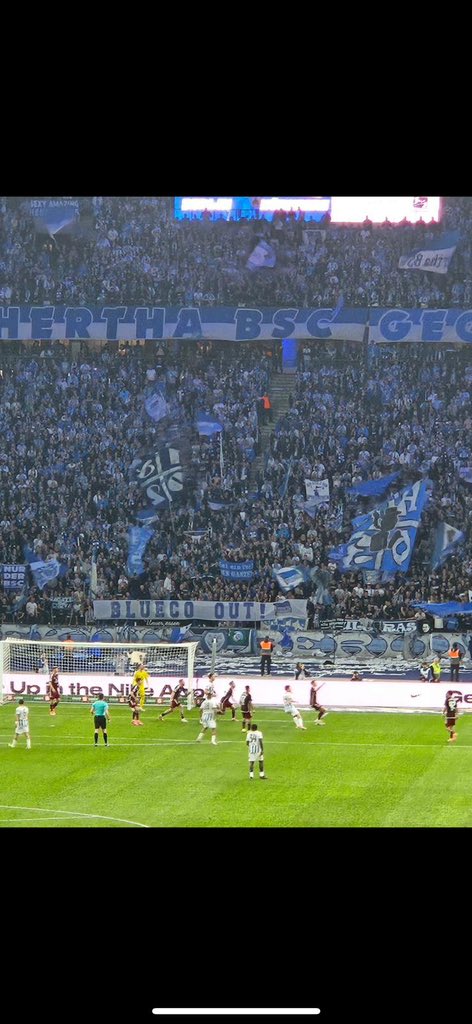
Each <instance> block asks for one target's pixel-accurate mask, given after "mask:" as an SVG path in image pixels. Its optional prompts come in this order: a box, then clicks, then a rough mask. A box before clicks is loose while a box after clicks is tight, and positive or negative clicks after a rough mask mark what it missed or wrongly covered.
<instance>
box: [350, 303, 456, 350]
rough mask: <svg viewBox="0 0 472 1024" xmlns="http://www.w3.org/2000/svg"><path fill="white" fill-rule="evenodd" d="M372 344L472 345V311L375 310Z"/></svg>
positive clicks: (370, 328) (370, 315)
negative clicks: (421, 342)
mask: <svg viewBox="0 0 472 1024" xmlns="http://www.w3.org/2000/svg"><path fill="white" fill-rule="evenodd" d="M369 321H370V327H369V341H374V342H382V341H384V342H395V341H427V342H433V343H434V342H454V341H462V342H468V343H469V344H470V343H471V342H472V309H371V310H370V311H369Z"/></svg>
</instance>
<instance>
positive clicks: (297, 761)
mask: <svg viewBox="0 0 472 1024" xmlns="http://www.w3.org/2000/svg"><path fill="white" fill-rule="evenodd" d="M29 708H30V730H31V740H32V749H31V750H26V744H25V740H24V737H22V738H21V739H20V740H19V742H18V746H17V747H16V748H15V749H10V748H9V747H8V746H7V744H8V743H9V742H10V741H11V739H12V736H13V731H14V718H15V704H13V703H10V704H7V705H3V706H2V707H1V708H0V762H1V764H0V778H1V785H0V825H1V827H2V828H139V827H147V828H153V827H176V826H177V827H187V828H189V827H206V828H218V827H224V828H227V827H244V828H248V827H263V828H269V827H271V826H279V827H280V826H282V827H287V828H316V827H329V828H333V827H334V828H336V827H340V826H350V827H367V828H368V827H382V828H390V827H399V826H406V827H420V826H428V827H438V826H443V827H444V826H445V827H451V826H452V827H460V826H462V827H464V826H472V715H467V714H465V715H462V716H461V717H460V718H459V720H458V725H457V733H458V739H457V741H456V742H455V743H448V742H447V736H448V734H447V732H446V729H445V727H444V721H443V718H442V716H441V715H439V714H424V715H419V714H397V713H393V714H386V713H384V714H382V713H377V714H374V713H361V714H360V713H357V714H356V713H351V714H349V713H345V712H331V713H330V714H329V715H328V716H327V718H326V725H325V726H324V727H319V726H315V725H314V720H315V715H314V713H313V712H310V711H304V712H302V714H303V718H304V724H305V725H306V726H307V731H306V732H301V731H299V730H297V729H295V727H294V725H293V722H292V719H291V717H290V716H289V715H286V714H284V712H283V711H280V710H275V709H270V708H267V709H264V710H263V711H259V710H258V711H257V713H256V714H255V715H254V721H256V722H257V724H258V726H259V728H261V729H262V731H263V734H264V754H265V770H266V774H267V779H266V781H261V780H260V779H259V777H258V767H257V765H256V766H255V773H254V779H253V780H252V781H250V780H249V777H248V755H247V747H246V743H245V736H244V735H243V734H242V732H241V721H240V715H239V714H238V720H237V722H236V723H232V722H231V718H230V717H229V715H228V713H227V714H226V715H225V716H224V718H222V717H218V730H217V739H218V745H217V747H216V748H215V747H213V746H212V745H211V744H210V738H209V735H208V733H207V734H206V735H205V737H204V739H203V741H202V742H201V743H196V737H197V735H198V732H199V726H198V723H199V713H198V711H197V710H193V711H192V712H190V713H188V714H187V715H186V717H187V718H188V724H187V725H185V724H182V723H181V722H180V719H179V718H178V717H177V716H176V714H173V715H172V716H169V717H168V718H166V719H165V721H164V722H159V721H158V717H157V716H158V714H159V710H160V709H159V708H158V707H156V706H149V707H148V708H147V709H146V711H145V712H144V714H143V721H144V722H145V725H144V726H143V728H134V727H132V726H131V724H130V723H131V712H130V710H129V708H128V707H125V706H123V705H110V715H111V722H110V726H109V736H110V746H109V748H108V749H105V747H104V744H103V739H102V737H101V734H100V739H99V746H98V748H97V749H96V748H95V747H94V744H93V724H92V718H91V715H90V707H89V705H85V704H76V705H73V704H65V703H63V704H62V705H60V706H59V709H58V713H57V716H56V718H51V717H50V716H49V714H48V709H47V706H46V707H45V706H44V705H42V704H39V703H38V704H34V703H31V704H30V705H29Z"/></svg>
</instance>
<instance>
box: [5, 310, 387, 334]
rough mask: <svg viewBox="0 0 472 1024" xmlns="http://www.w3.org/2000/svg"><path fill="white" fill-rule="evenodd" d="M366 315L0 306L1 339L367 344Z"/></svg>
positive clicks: (358, 312) (352, 312)
mask: <svg viewBox="0 0 472 1024" xmlns="http://www.w3.org/2000/svg"><path fill="white" fill-rule="evenodd" d="M367 316H368V310H367V309H346V308H344V307H343V308H340V305H339V303H338V306H336V307H333V308H330V307H327V308H323V309H298V308H291V309H283V308H282V309H279V308H277V307H270V308H260V309H248V308H246V307H244V308H239V307H237V306H219V307H218V306H217V307H208V308H205V307H200V306H173V307H170V306H152V307H147V306H75V307H74V306H0V338H7V339H12V340H14V339H20V340H27V339H28V338H35V339H38V340H40V341H41V340H44V341H46V340H48V339H54V338H59V339H74V338H83V339H87V338H96V339H102V338H103V339H105V340H108V341H117V340H124V341H126V340H128V341H131V340H133V339H134V338H138V339H139V338H189V339H190V340H194V341H197V340H199V339H201V338H209V339H211V338H217V339H220V340H223V341H258V340H259V341H265V340H269V339H271V338H319V339H320V340H321V341H323V340H329V339H330V338H334V339H339V340H351V341H362V340H363V338H364V330H365V327H366V324H367Z"/></svg>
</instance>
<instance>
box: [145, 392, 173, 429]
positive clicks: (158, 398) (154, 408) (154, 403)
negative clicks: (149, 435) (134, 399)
mask: <svg viewBox="0 0 472 1024" xmlns="http://www.w3.org/2000/svg"><path fill="white" fill-rule="evenodd" d="M144 408H145V409H146V412H147V414H148V416H150V417H151V419H152V420H154V423H159V420H163V419H164V416H167V414H168V412H169V406H168V405H167V402H166V400H165V398H164V395H163V394H162V392H161V391H154V392H153V394H152V395H148V397H147V398H146V399H145V402H144Z"/></svg>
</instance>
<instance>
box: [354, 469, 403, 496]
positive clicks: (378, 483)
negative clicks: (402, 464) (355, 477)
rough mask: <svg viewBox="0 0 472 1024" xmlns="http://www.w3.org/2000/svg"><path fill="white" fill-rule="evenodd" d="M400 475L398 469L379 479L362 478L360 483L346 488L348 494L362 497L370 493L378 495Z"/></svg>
mask: <svg viewBox="0 0 472 1024" xmlns="http://www.w3.org/2000/svg"><path fill="white" fill-rule="evenodd" d="M398 476H400V470H399V471H398V473H391V474H390V476H382V477H380V479H379V480H362V481H361V483H360V484H355V486H354V487H350V488H349V489H348V492H347V493H348V494H359V495H361V497H363V498H368V497H369V496H370V495H374V496H375V497H378V496H379V495H380V494H383V493H384V491H386V490H387V487H390V484H393V481H394V480H396V479H397V477H398Z"/></svg>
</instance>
